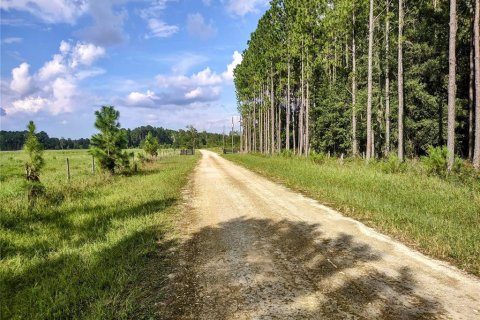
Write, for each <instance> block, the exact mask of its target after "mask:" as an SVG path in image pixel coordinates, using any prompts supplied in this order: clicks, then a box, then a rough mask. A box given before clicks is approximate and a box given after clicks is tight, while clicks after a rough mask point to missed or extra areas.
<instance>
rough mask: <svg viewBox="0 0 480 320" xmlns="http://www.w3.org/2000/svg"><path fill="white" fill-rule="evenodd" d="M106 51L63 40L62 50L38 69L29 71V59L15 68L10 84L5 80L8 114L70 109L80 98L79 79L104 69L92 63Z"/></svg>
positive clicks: (4, 91)
mask: <svg viewBox="0 0 480 320" xmlns="http://www.w3.org/2000/svg"><path fill="white" fill-rule="evenodd" d="M104 55H105V49H104V48H102V47H98V46H95V45H94V44H91V43H84V42H77V43H76V44H73V43H71V42H65V41H62V42H61V44H60V47H59V53H57V54H54V55H53V57H52V59H51V60H50V61H47V62H45V63H44V65H43V66H42V67H41V68H40V69H39V70H38V71H37V73H35V74H32V75H30V72H29V68H30V66H29V65H28V64H27V63H22V64H20V66H18V67H17V68H14V69H13V70H12V80H11V81H10V84H9V86H8V88H7V87H6V86H5V85H4V83H3V82H2V105H3V106H4V107H5V110H6V112H7V114H8V115H10V114H15V113H18V112H20V113H36V112H39V111H46V112H49V113H50V114H54V115H56V114H60V113H65V112H71V111H73V109H74V107H75V106H76V104H77V101H78V100H79V90H78V88H77V87H78V82H79V81H81V80H82V79H85V78H88V77H92V76H96V75H98V74H101V73H103V72H104V70H103V69H99V68H91V67H90V66H91V65H92V64H93V63H94V62H95V61H97V60H98V59H100V58H101V57H103V56H104Z"/></svg>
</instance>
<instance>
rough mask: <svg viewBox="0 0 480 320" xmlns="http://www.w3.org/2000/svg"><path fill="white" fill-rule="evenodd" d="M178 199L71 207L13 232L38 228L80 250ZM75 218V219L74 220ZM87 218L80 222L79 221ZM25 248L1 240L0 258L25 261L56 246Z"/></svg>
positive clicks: (42, 243) (25, 221) (33, 243)
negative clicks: (18, 257)
mask: <svg viewBox="0 0 480 320" xmlns="http://www.w3.org/2000/svg"><path fill="white" fill-rule="evenodd" d="M176 201H177V199H176V198H166V199H161V200H151V201H147V202H144V203H141V204H139V205H137V206H133V207H127V208H123V209H117V208H115V207H113V208H112V207H109V206H104V205H96V206H88V207H82V208H76V207H75V208H72V209H70V210H65V209H64V210H58V209H56V210H50V211H48V212H45V213H42V214H38V215H28V216H26V217H24V218H22V219H18V220H17V221H16V223H15V227H14V228H10V231H11V232H13V233H14V234H17V235H18V236H19V237H22V235H23V236H29V235H32V233H34V230H32V226H33V225H35V228H37V229H44V230H49V231H50V232H51V234H52V235H55V236H57V237H59V238H60V239H61V241H66V242H68V243H69V246H70V247H80V246H82V245H84V244H86V243H88V242H95V241H104V240H105V239H106V236H107V232H108V230H109V229H110V228H111V227H112V224H113V223H119V222H122V221H123V220H125V219H129V218H139V217H143V216H146V215H149V214H152V213H155V212H160V211H163V210H165V209H167V208H168V207H171V206H173V205H174V204H175V203H176ZM72 215H74V216H75V218H76V219H71V218H72ZM81 216H83V217H84V218H83V219H82V220H81V221H80V222H79V221H78V218H79V217H81ZM29 240H30V241H29V242H28V243H25V244H23V245H18V244H14V243H12V242H9V241H8V240H6V239H0V250H1V257H2V259H3V258H7V257H11V256H16V255H21V256H22V258H27V259H28V258H33V257H34V256H37V257H38V256H44V255H48V254H51V253H52V252H53V251H55V250H56V249H58V248H57V244H55V243H52V242H51V241H48V240H31V239H29Z"/></svg>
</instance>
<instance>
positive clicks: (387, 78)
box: [385, 0, 390, 157]
mask: <svg viewBox="0 0 480 320" xmlns="http://www.w3.org/2000/svg"><path fill="white" fill-rule="evenodd" d="M385 2H386V6H387V13H386V19H385V157H388V155H389V153H390V61H389V58H390V0H386V1H385Z"/></svg>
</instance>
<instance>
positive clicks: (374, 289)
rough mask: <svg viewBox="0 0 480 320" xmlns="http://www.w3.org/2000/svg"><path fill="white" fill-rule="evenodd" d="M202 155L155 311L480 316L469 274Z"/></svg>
mask: <svg viewBox="0 0 480 320" xmlns="http://www.w3.org/2000/svg"><path fill="white" fill-rule="evenodd" d="M202 154H203V156H202V160H201V162H200V164H199V166H198V167H197V169H196V171H195V174H194V178H193V181H192V184H191V188H190V190H189V194H188V195H187V206H188V211H189V213H188V214H187V219H186V221H185V223H184V224H183V229H184V230H183V231H184V233H185V241H184V243H183V244H182V246H181V248H180V249H179V255H178V256H180V258H179V260H180V261H179V262H178V264H179V267H178V270H177V271H176V272H175V273H174V274H172V275H171V277H170V278H171V279H172V281H171V288H170V289H169V290H168V299H167V300H168V301H167V302H166V303H164V304H163V305H164V310H162V312H161V314H162V317H163V318H172V319H480V281H479V280H478V278H475V277H472V276H469V275H466V274H464V273H462V272H460V271H458V270H457V269H455V268H453V267H451V266H449V265H447V264H445V263H442V262H438V261H435V260H432V259H429V258H427V257H425V256H423V255H421V254H420V253H418V252H415V251H412V250H410V249H408V248H407V247H405V246H404V245H402V244H400V243H398V242H396V241H393V240H391V239H390V238H388V237H386V236H383V235H381V234H378V233H376V232H375V231H373V230H372V229H370V228H368V227H366V226H364V225H362V224H361V223H359V222H356V221H354V220H352V219H349V218H345V217H343V216H342V215H341V214H339V213H337V212H335V211H333V210H331V209H328V208H327V207H324V206H322V205H320V204H318V203H317V202H316V201H313V200H311V199H308V198H306V197H304V196H302V195H299V194H297V193H295V192H292V191H290V190H288V189H287V188H285V187H282V186H280V185H278V184H275V183H273V182H270V181H268V180H267V179H265V178H262V177H260V176H258V175H257V174H254V173H252V172H250V171H248V170H246V169H244V168H241V167H239V166H237V165H234V164H232V163H231V162H229V161H227V160H225V159H223V158H221V157H220V156H218V155H216V154H214V153H212V152H209V151H202ZM187 220H188V221H187Z"/></svg>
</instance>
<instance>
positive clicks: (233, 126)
mask: <svg viewBox="0 0 480 320" xmlns="http://www.w3.org/2000/svg"><path fill="white" fill-rule="evenodd" d="M233 123H234V122H233V117H232V153H233V129H234V128H235V125H234V124H233Z"/></svg>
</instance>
